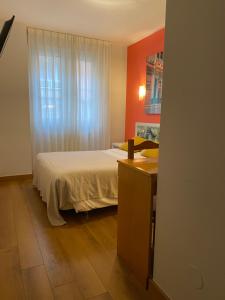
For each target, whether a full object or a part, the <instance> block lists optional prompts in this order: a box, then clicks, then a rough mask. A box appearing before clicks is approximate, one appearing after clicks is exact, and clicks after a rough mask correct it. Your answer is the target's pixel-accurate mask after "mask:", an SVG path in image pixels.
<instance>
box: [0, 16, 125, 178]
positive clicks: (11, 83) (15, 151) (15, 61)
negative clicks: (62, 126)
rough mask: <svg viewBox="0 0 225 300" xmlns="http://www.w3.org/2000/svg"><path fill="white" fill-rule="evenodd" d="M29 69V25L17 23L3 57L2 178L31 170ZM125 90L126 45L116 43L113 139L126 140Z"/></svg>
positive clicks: (0, 61)
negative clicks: (27, 26)
mask: <svg viewBox="0 0 225 300" xmlns="http://www.w3.org/2000/svg"><path fill="white" fill-rule="evenodd" d="M2 24H3V21H0V27H2ZM27 70H28V68H27V42H26V25H24V24H21V23H17V22H15V23H14V25H13V27H12V31H11V34H10V37H9V39H8V42H7V45H6V48H5V51H4V53H3V55H2V57H1V58H0V177H1V176H7V175H17V174H27V173H31V172H32V166H31V141H30V129H29V95H28V71H27ZM125 92H126V48H125V47H124V46H121V45H118V44H115V43H113V47H112V83H111V141H112V142H114V141H121V140H123V139H124V116H125Z"/></svg>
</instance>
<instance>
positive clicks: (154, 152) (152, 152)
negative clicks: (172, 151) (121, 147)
mask: <svg viewBox="0 0 225 300" xmlns="http://www.w3.org/2000/svg"><path fill="white" fill-rule="evenodd" d="M141 155H142V156H145V157H152V158H158V157H159V149H158V148H156V149H144V150H142V151H141Z"/></svg>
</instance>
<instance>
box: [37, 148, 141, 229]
mask: <svg viewBox="0 0 225 300" xmlns="http://www.w3.org/2000/svg"><path fill="white" fill-rule="evenodd" d="M135 156H136V157H138V156H140V154H135ZM126 157H127V152H125V151H122V150H119V149H109V150H104V151H76V152H50V153H40V154H38V156H37V165H36V168H35V172H34V185H36V186H37V188H38V189H39V190H40V193H41V196H42V199H43V201H45V202H46V203H47V214H48V218H49V221H50V223H51V224H52V225H55V226H59V225H63V224H65V223H66V222H65V221H64V219H63V218H62V216H61V215H60V213H59V209H62V210H65V209H70V208H74V209H75V210H76V212H78V211H88V210H91V209H93V208H99V207H104V206H109V205H116V204H117V191H118V183H117V159H124V158H126Z"/></svg>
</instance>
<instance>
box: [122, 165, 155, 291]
mask: <svg viewBox="0 0 225 300" xmlns="http://www.w3.org/2000/svg"><path fill="white" fill-rule="evenodd" d="M118 164H119V166H118V172H119V173H118V175H119V195H118V204H119V206H118V246H117V247H118V248H117V251H118V256H119V257H121V258H122V259H123V261H124V262H125V263H126V264H127V266H128V268H129V269H130V270H131V271H132V272H133V273H134V275H135V276H136V278H137V279H138V280H139V281H140V282H141V283H142V284H143V285H145V286H146V287H147V285H148V281H149V278H151V266H152V255H151V239H152V204H153V195H154V194H156V188H157V187H156V185H157V171H158V169H157V166H158V165H157V161H156V160H153V159H135V160H129V159H127V160H121V161H118Z"/></svg>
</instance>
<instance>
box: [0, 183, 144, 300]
mask: <svg viewBox="0 0 225 300" xmlns="http://www.w3.org/2000/svg"><path fill="white" fill-rule="evenodd" d="M116 215H117V211H116V208H115V207H111V208H106V209H99V210H95V211H92V212H90V213H89V216H88V217H87V215H86V214H85V213H82V214H75V213H74V211H66V212H63V216H64V218H65V220H66V221H67V224H66V225H64V226H61V227H52V226H51V225H50V224H49V222H48V219H47V214H46V205H45V204H44V203H43V202H42V200H41V198H40V196H39V193H38V192H37V190H36V189H34V188H33V187H32V182H31V180H30V179H25V180H20V181H3V182H0V291H1V292H0V293H1V296H0V298H1V299H4V300H11V299H12V300H14V299H19V300H20V299H31V300H33V299H34V300H47V299H57V300H70V299H75V300H80V299H82V300H85V299H89V300H112V299H114V300H128V299H131V300H140V299H143V300H145V299H150V297H149V295H150V294H149V293H147V292H146V291H145V290H144V288H143V287H142V286H140V285H139V283H138V282H137V281H136V280H135V278H134V277H133V275H132V274H131V273H130V272H129V270H127V269H126V267H125V266H124V265H123V262H121V261H120V260H119V258H118V257H117V254H116V247H117V242H116V239H117V237H116V231H117V218H116Z"/></svg>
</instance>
